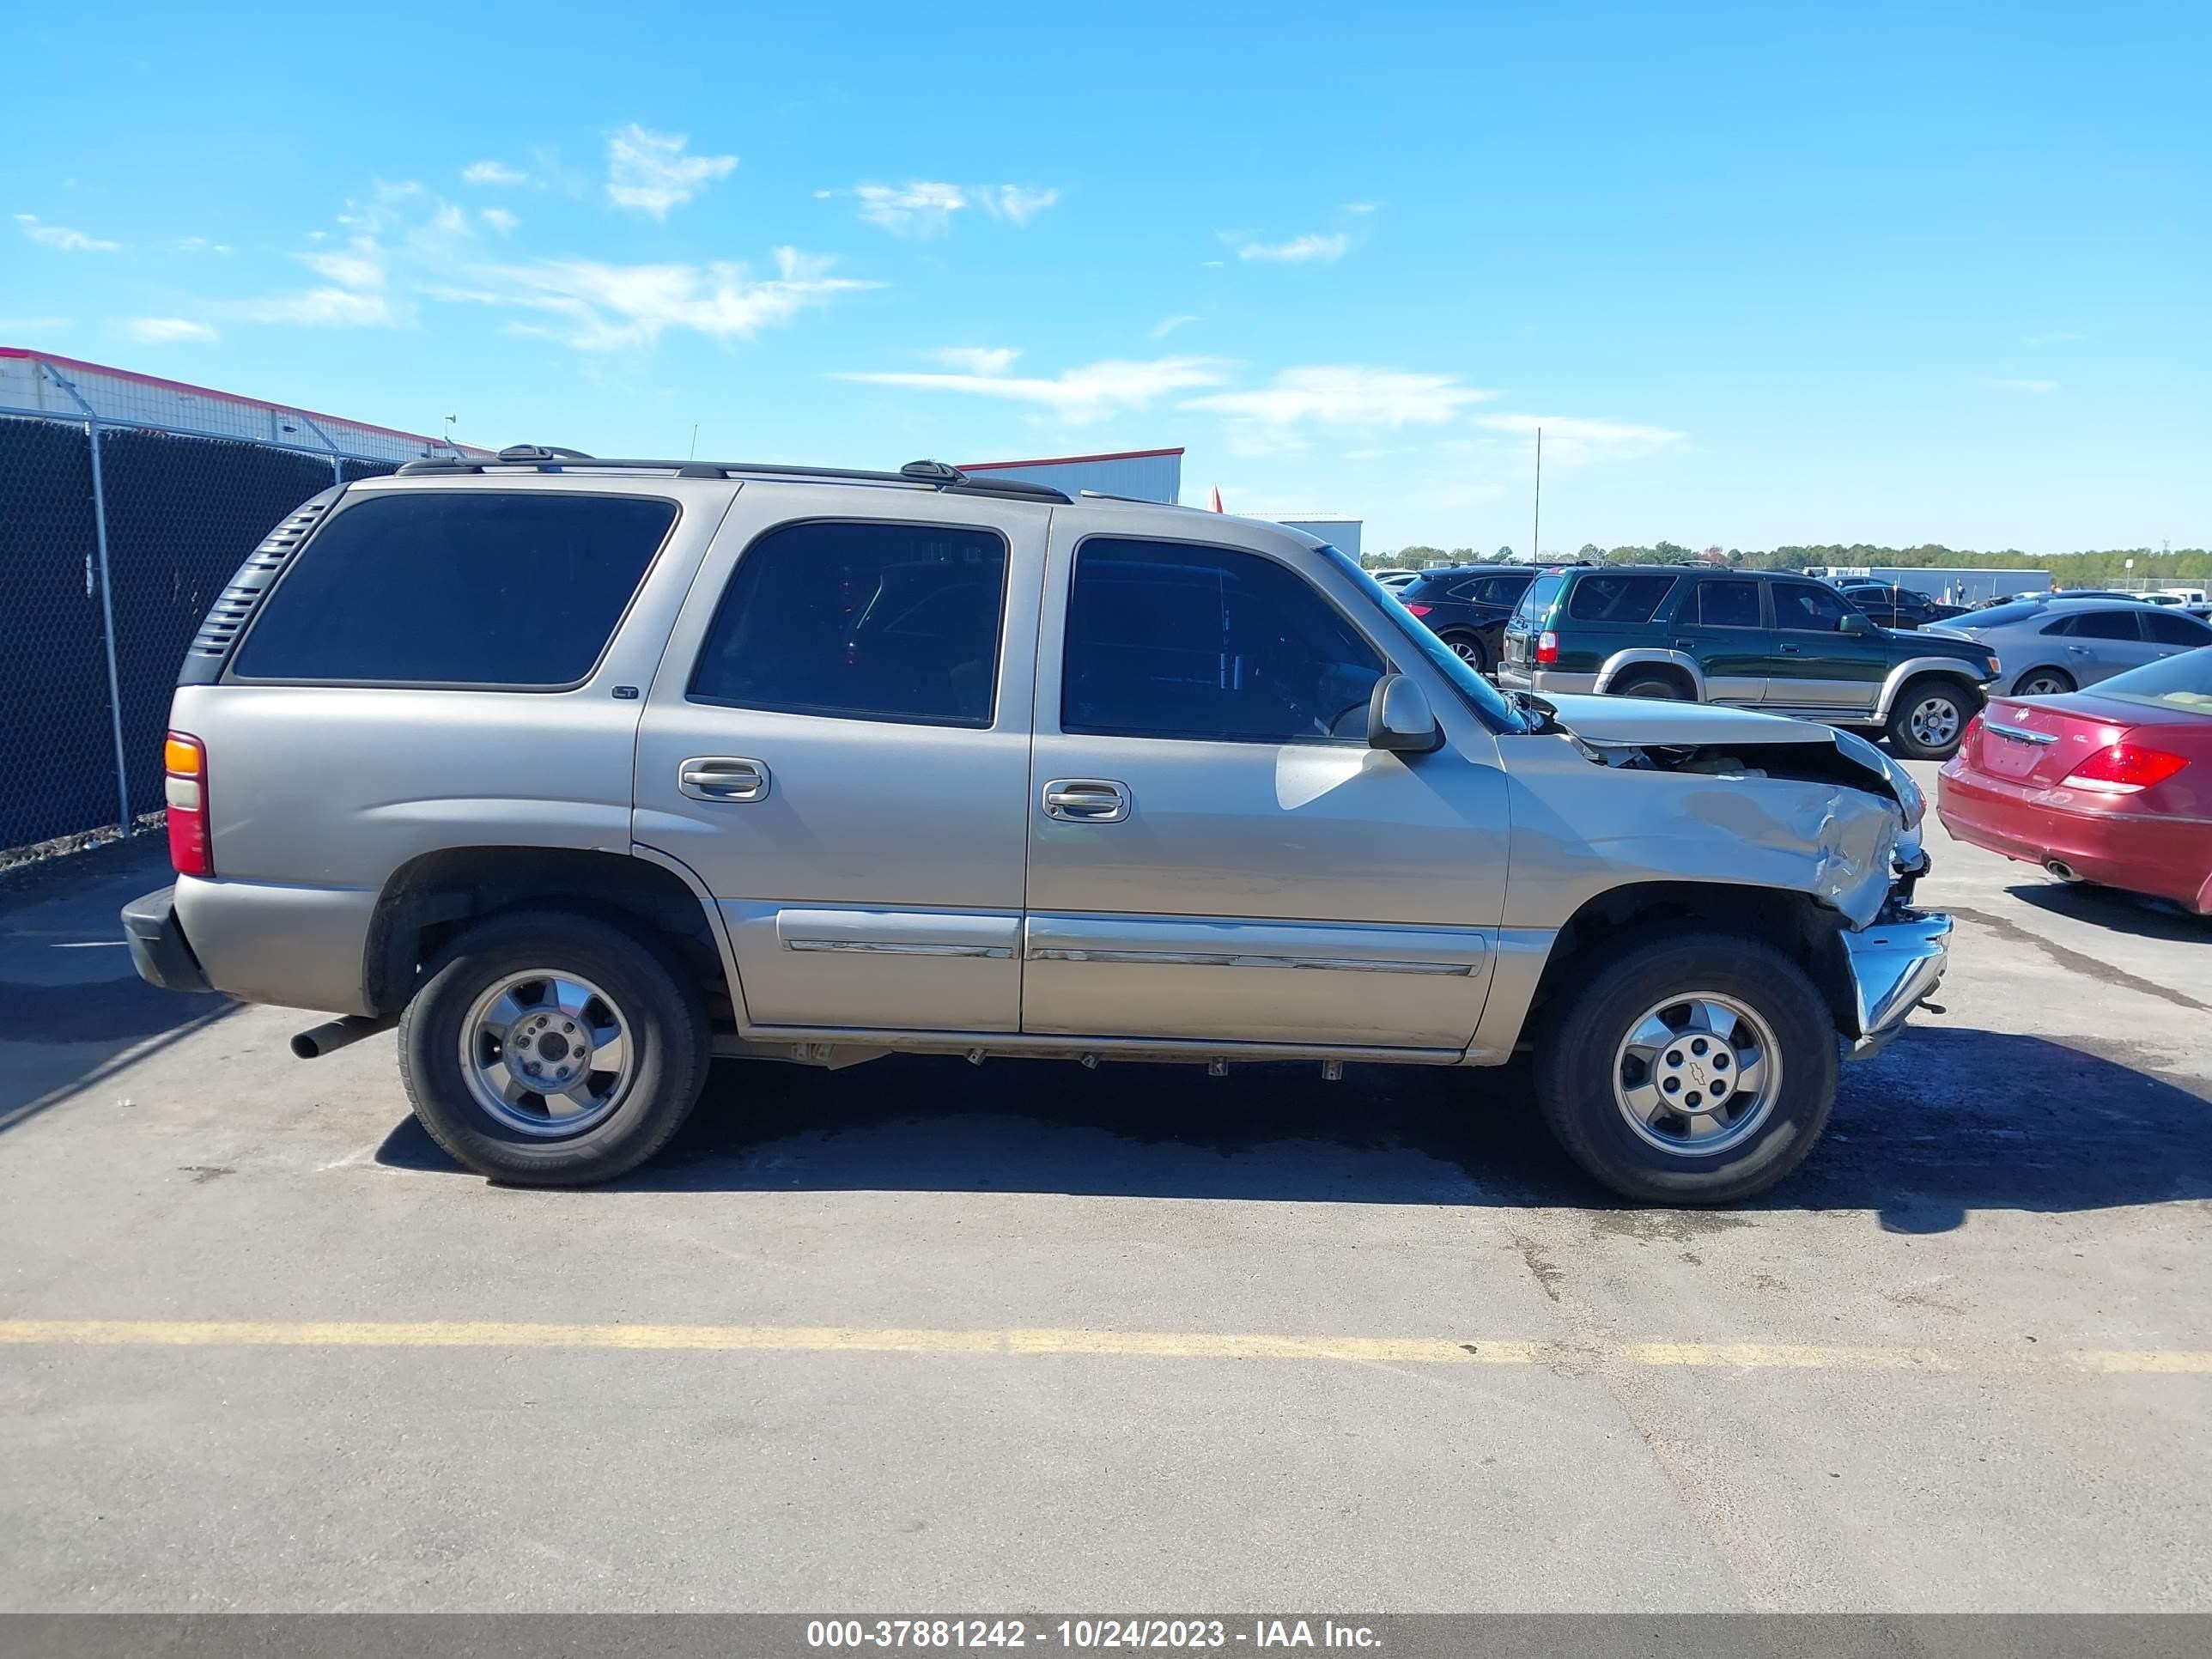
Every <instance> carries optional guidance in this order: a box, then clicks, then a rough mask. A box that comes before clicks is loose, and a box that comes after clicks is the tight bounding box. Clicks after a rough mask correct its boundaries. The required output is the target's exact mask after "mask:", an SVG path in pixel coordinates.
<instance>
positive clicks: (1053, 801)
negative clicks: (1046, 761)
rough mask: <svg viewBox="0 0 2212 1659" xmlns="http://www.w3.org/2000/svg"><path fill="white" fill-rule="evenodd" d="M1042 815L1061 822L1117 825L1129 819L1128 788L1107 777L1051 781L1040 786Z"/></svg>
mask: <svg viewBox="0 0 2212 1659" xmlns="http://www.w3.org/2000/svg"><path fill="white" fill-rule="evenodd" d="M1044 815H1045V816H1046V817H1048V818H1058V819H1059V820H1060V822H1061V823H1121V820H1122V819H1124V818H1126V817H1128V816H1129V786H1128V785H1127V784H1126V783H1116V782H1115V781H1114V780H1113V779H1111V778H1054V780H1053V781H1051V782H1050V783H1048V784H1047V785H1045V787H1044Z"/></svg>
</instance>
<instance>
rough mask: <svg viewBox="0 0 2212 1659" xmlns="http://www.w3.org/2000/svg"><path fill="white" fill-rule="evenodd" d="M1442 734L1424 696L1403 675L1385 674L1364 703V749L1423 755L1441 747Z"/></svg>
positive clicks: (1432, 710) (1418, 688)
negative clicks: (1365, 703)
mask: <svg viewBox="0 0 2212 1659" xmlns="http://www.w3.org/2000/svg"><path fill="white" fill-rule="evenodd" d="M1443 740H1444V734H1443V728H1442V727H1441V726H1438V725H1437V716H1436V711H1435V710H1434V709H1432V708H1430V707H1429V699H1428V696H1427V695H1426V694H1425V692H1423V691H1422V690H1421V688H1420V687H1419V686H1418V685H1416V684H1413V681H1411V680H1409V679H1407V678H1406V677H1405V676H1404V675H1403V674H1385V675H1384V676H1383V678H1381V679H1379V680H1377V681H1376V682H1375V692H1374V695H1373V696H1370V697H1369V698H1368V699H1367V746H1368V747H1369V748H1370V749H1387V750H1390V751H1391V752H1392V753H1393V754H1399V755H1425V754H1427V753H1428V752H1429V751H1430V750H1431V749H1436V748H1440V747H1442V746H1443Z"/></svg>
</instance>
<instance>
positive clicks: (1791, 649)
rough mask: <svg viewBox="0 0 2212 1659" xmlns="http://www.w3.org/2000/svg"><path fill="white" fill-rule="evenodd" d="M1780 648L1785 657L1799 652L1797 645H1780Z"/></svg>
mask: <svg viewBox="0 0 2212 1659" xmlns="http://www.w3.org/2000/svg"><path fill="white" fill-rule="evenodd" d="M1780 650H1781V652H1782V654H1783V655H1784V656H1785V657H1794V656H1796V655H1798V654H1799V653H1798V650H1797V647H1796V646H1794V645H1785V646H1783V647H1780Z"/></svg>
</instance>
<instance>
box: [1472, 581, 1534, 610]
mask: <svg viewBox="0 0 2212 1659" xmlns="http://www.w3.org/2000/svg"><path fill="white" fill-rule="evenodd" d="M1527 591H1528V577H1526V576H1485V577H1484V578H1483V579H1482V580H1480V581H1479V582H1477V583H1476V584H1475V588H1474V597H1475V598H1476V599H1479V600H1480V601H1481V602H1482V603H1483V604H1485V605H1507V606H1510V605H1516V604H1518V603H1519V602H1520V599H1521V595H1522V593H1524V592H1527Z"/></svg>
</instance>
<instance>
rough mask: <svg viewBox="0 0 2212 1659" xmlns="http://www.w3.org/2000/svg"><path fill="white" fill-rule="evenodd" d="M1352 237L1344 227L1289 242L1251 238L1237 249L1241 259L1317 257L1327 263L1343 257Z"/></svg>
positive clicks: (1291, 260)
mask: <svg viewBox="0 0 2212 1659" xmlns="http://www.w3.org/2000/svg"><path fill="white" fill-rule="evenodd" d="M1350 246H1352V239H1351V238H1350V237H1348V236H1346V235H1345V234H1343V233H1342V232H1341V231H1339V232H1336V233H1334V234H1330V235H1327V236H1323V235H1320V234H1309V235H1305V236H1297V237H1293V238H1292V239H1291V240H1289V241H1287V242H1247V243H1245V244H1244V245H1243V246H1242V247H1240V248H1238V249H1237V258H1240V259H1265V260H1268V261H1270V262H1272V263H1274V264H1293V265H1301V264H1310V263H1312V262H1314V261H1316V260H1319V261H1320V262H1322V264H1327V263H1328V262H1329V261H1330V260H1332V259H1341V258H1343V257H1344V251H1345V249H1346V248H1348V247H1350Z"/></svg>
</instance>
